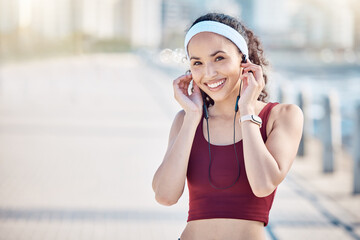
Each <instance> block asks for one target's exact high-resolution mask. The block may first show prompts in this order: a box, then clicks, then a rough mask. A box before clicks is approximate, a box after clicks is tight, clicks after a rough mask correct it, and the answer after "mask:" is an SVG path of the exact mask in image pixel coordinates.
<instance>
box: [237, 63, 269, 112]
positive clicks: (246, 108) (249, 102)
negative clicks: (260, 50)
mask: <svg viewBox="0 0 360 240" xmlns="http://www.w3.org/2000/svg"><path fill="white" fill-rule="evenodd" d="M241 67H243V72H242V74H241V76H240V79H241V80H242V89H241V96H240V100H239V103H238V106H239V110H240V113H241V115H247V114H255V106H256V102H257V99H258V97H259V95H260V94H261V91H262V90H263V88H264V87H265V80H264V77H263V71H262V68H261V66H259V65H256V64H254V63H252V62H251V61H250V60H249V59H247V62H246V63H242V64H241ZM250 71H251V72H250Z"/></svg>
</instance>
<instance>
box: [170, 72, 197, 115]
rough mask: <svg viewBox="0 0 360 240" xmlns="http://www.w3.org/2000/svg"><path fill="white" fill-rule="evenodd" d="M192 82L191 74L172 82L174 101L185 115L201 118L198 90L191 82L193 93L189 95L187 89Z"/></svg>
mask: <svg viewBox="0 0 360 240" xmlns="http://www.w3.org/2000/svg"><path fill="white" fill-rule="evenodd" d="M191 80H192V75H191V74H186V75H182V76H180V77H178V78H177V79H175V80H174V82H173V87H174V96H175V99H176V101H178V103H179V104H180V105H181V107H182V108H183V109H184V111H185V113H186V114H189V115H194V116H196V117H199V119H200V118H201V116H202V106H203V100H202V97H201V92H200V88H199V87H198V86H197V85H196V83H195V82H194V81H193V89H194V90H193V92H192V93H191V94H190V95H189V93H188V89H189V85H190V82H191Z"/></svg>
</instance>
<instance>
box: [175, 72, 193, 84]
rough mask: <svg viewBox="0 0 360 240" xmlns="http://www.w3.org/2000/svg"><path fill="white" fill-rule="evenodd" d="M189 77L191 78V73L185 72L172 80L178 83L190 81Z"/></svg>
mask: <svg viewBox="0 0 360 240" xmlns="http://www.w3.org/2000/svg"><path fill="white" fill-rule="evenodd" d="M191 79H192V75H191V74H185V75H182V76H180V77H178V78H176V79H175V80H174V82H176V83H179V82H190V81H191Z"/></svg>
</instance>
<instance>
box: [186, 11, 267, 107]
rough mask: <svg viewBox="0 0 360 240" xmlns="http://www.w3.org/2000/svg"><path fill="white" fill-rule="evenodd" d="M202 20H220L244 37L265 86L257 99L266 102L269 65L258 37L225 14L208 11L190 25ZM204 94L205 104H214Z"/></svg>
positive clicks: (250, 57) (242, 24)
mask: <svg viewBox="0 0 360 240" xmlns="http://www.w3.org/2000/svg"><path fill="white" fill-rule="evenodd" d="M202 21H215V22H220V23H223V24H226V25H228V26H230V27H232V28H234V29H235V30H236V31H238V32H239V33H240V34H241V36H243V37H244V39H245V41H246V43H247V45H248V49H249V56H248V58H249V59H250V61H251V62H253V63H255V64H257V65H260V66H261V68H262V70H263V77H264V81H265V87H264V89H263V90H262V91H261V93H260V95H259V97H258V100H259V101H263V102H266V98H267V97H268V93H267V91H266V89H265V88H266V84H267V81H268V77H267V75H266V67H267V66H268V65H269V62H268V61H267V60H266V59H265V57H264V50H263V47H262V44H261V42H260V40H259V38H258V37H257V36H255V34H254V33H253V31H251V30H250V29H249V28H247V27H246V26H245V25H244V23H242V22H241V21H239V20H238V19H236V18H234V17H231V16H229V15H226V14H222V13H208V14H206V15H203V16H201V17H199V18H198V19H196V20H195V22H193V24H192V25H191V27H192V26H194V25H195V24H196V23H198V22H202ZM191 27H190V28H191ZM190 28H189V29H190ZM239 51H240V50H239ZM204 95H205V98H204V100H205V102H206V106H207V107H209V106H211V105H214V100H213V99H211V98H210V97H209V96H208V95H207V94H206V93H204Z"/></svg>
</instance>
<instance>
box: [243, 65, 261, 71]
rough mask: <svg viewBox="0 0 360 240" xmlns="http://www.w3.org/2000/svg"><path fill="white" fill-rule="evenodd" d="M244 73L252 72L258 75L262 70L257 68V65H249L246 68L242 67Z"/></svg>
mask: <svg viewBox="0 0 360 240" xmlns="http://www.w3.org/2000/svg"><path fill="white" fill-rule="evenodd" d="M243 71H244V72H245V73H246V72H250V71H251V72H253V73H260V72H262V69H261V68H260V67H259V66H257V65H251V66H248V67H244V70H243Z"/></svg>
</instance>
